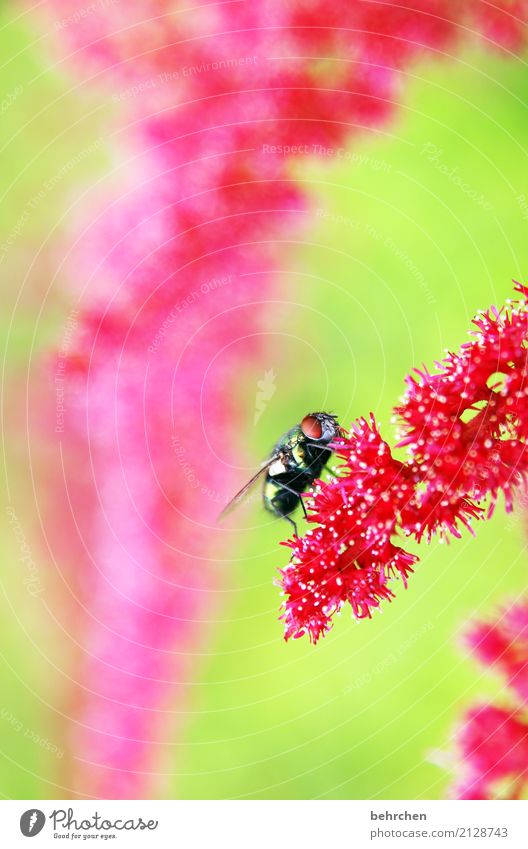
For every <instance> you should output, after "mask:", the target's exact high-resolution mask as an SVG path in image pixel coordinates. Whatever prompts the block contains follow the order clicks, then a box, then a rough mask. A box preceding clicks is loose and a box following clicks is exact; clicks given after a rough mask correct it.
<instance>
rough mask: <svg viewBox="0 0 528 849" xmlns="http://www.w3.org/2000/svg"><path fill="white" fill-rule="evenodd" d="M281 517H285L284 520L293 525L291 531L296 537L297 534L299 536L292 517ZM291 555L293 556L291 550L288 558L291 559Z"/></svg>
mask: <svg viewBox="0 0 528 849" xmlns="http://www.w3.org/2000/svg"><path fill="white" fill-rule="evenodd" d="M282 518H283V519H286V521H287V522H289V523H290V525H293V532H294V534H295V536H296V537H298V536H299V534H298V531H297V525H296V523H295V522H294V521H293V519H290V517H289V516H283V517H282ZM292 557H293V551H292V553H291V557H290V560H291V558H292Z"/></svg>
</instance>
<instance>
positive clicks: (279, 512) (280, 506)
mask: <svg viewBox="0 0 528 849" xmlns="http://www.w3.org/2000/svg"><path fill="white" fill-rule="evenodd" d="M282 483H284V484H285V485H286V486H288V487H289V488H288V489H285V488H284V486H283V485H282V484H281V481H280V480H278V479H277V478H273V477H268V478H267V479H266V481H265V482H264V491H263V495H264V507H265V508H266V510H269V512H270V513H273V514H274V515H275V516H288V515H289V514H290V513H293V511H294V510H295V508H296V507H297V506H298V504H299V497H300V493H301V492H302V491H303V489H304V487H303V489H299V490H298V491H297V489H298V487H295V489H294V486H295V481H293V485H292V483H291V482H290V483H285V482H284V481H283V482H282ZM297 483H299V481H298V482H297Z"/></svg>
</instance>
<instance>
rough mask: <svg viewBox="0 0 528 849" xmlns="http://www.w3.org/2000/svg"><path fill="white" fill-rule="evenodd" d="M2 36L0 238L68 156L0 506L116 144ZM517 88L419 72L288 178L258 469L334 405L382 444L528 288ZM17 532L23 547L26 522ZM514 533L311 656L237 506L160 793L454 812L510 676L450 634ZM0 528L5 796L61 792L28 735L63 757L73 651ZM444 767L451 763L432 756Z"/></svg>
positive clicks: (266, 531) (17, 35) (48, 235)
mask: <svg viewBox="0 0 528 849" xmlns="http://www.w3.org/2000/svg"><path fill="white" fill-rule="evenodd" d="M0 26H1V29H0V44H1V55H2V57H3V61H4V63H5V68H4V72H3V74H2V78H1V87H2V90H1V92H0V100H1V101H2V103H3V104H7V106H6V107H5V108H4V107H2V115H1V133H2V135H1V138H0V147H1V157H2V163H1V167H2V174H3V180H2V188H3V191H2V194H3V200H2V204H1V205H0V244H2V243H5V241H6V240H7V239H8V238H9V237H10V236H12V234H13V228H14V227H15V225H16V223H17V221H18V220H19V219H20V218H21V216H24V211H25V210H27V208H28V204H32V201H33V199H34V198H35V197H38V195H39V192H40V191H41V188H42V185H43V182H44V181H45V180H46V179H49V177H50V175H53V174H56V173H57V172H58V171H60V168H61V167H62V165H63V164H64V163H65V162H68V161H71V160H72V159H73V160H75V164H74V165H73V166H72V167H71V169H70V170H69V172H68V174H67V175H66V176H65V177H64V178H61V179H60V180H58V181H57V182H56V184H55V185H54V188H53V190H52V191H47V192H46V193H45V197H44V198H42V199H41V200H39V201H37V202H33V205H32V206H31V215H30V216H29V218H28V219H27V220H25V221H24V223H23V225H22V227H21V232H20V233H19V235H17V236H16V239H15V241H14V242H13V244H12V245H11V246H10V250H9V251H8V252H7V253H6V254H5V256H4V257H3V259H2V257H1V255H0V263H1V264H0V273H1V274H2V288H3V292H4V302H5V310H3V311H2V312H1V313H0V328H1V333H2V336H3V337H4V339H5V345H6V347H5V355H4V358H3V366H4V391H5V392H7V395H5V398H7V401H8V402H9V403H11V402H13V406H12V409H11V412H10V417H11V418H10V417H9V416H8V423H7V430H6V432H5V433H4V438H5V439H6V442H7V453H6V460H5V462H6V475H5V477H4V478H3V488H4V493H3V495H4V503H5V504H6V505H7V504H9V503H11V502H12V501H13V500H16V503H17V505H20V504H23V503H24V493H29V491H30V488H31V483H30V482H29V481H27V480H25V479H24V477H23V475H22V474H21V473H20V471H19V469H20V468H21V467H20V464H19V452H20V446H19V442H18V441H17V439H15V436H16V435H17V418H16V404H14V401H15V399H16V397H17V396H19V395H20V393H22V392H23V391H24V386H25V380H26V374H27V371H28V368H29V367H30V366H31V364H32V362H33V361H34V358H35V357H36V356H38V352H39V351H42V350H44V349H45V347H46V345H47V344H48V343H49V341H50V340H52V339H53V336H54V332H55V330H56V328H57V327H58V326H59V324H60V323H61V322H62V321H64V316H65V315H66V314H67V310H68V304H67V303H65V298H64V295H61V289H60V286H59V285H57V283H55V282H54V283H53V286H52V287H51V292H50V293H48V291H47V290H48V286H49V284H50V283H51V282H52V281H53V278H54V275H55V271H56V269H55V266H54V249H53V245H54V240H55V239H58V238H61V237H62V238H64V237H65V235H66V234H67V232H68V231H67V227H68V226H69V223H70V222H69V220H68V214H67V212H66V214H65V211H67V209H68V206H69V203H70V202H71V199H72V198H77V197H78V195H79V192H80V191H83V190H84V188H85V187H87V186H89V185H90V183H91V182H93V181H94V180H97V179H100V178H104V177H105V175H106V174H107V172H108V170H109V167H110V162H111V157H110V153H109V149H107V148H106V147H105V145H97V147H96V148H95V149H94V150H93V151H90V150H89V148H90V145H91V144H92V143H93V142H94V141H97V140H98V139H101V138H103V137H104V138H105V140H106V139H108V138H109V136H110V135H111V134H112V132H114V131H115V125H114V124H113V123H112V121H113V120H114V118H113V116H112V115H111V114H110V109H109V106H108V99H106V100H104V101H103V100H99V99H98V96H97V92H96V91H95V90H90V89H89V87H88V86H83V87H82V90H79V89H78V90H70V89H71V86H72V79H71V78H68V77H66V76H65V75H62V74H61V72H60V70H59V69H58V68H54V67H52V61H51V59H50V58H49V56H50V55H51V51H50V52H47V50H48V45H46V44H45V43H41V40H39V39H38V38H37V36H36V35H35V34H34V33H33V32H32V31H30V30H29V29H25V28H24V26H23V25H22V24H21V23H11V24H9V25H8V24H7V21H6V20H2V19H1V18H0ZM527 80H528V77H527V73H526V69H525V66H524V64H523V62H522V61H520V60H514V59H512V60H511V61H505V60H502V59H499V58H498V57H496V56H491V55H490V54H487V55H484V54H483V53H482V52H476V51H475V52H473V51H466V52H465V53H463V54H462V55H461V57H460V58H459V59H458V60H456V61H450V62H447V61H446V62H442V63H437V64H435V65H431V64H422V65H419V66H416V67H415V68H414V69H413V72H412V74H409V75H407V82H406V85H407V91H406V94H405V97H404V105H403V108H402V109H401V110H400V111H399V113H398V115H397V117H396V118H395V120H394V121H393V123H392V124H391V125H390V126H388V127H387V126H385V127H383V128H382V129H381V130H379V131H372V132H370V133H369V134H368V135H365V136H363V137H362V138H361V139H358V138H356V139H355V140H354V141H353V144H352V145H351V146H350V149H349V151H348V152H345V151H341V152H340V153H339V154H338V155H337V157H336V158H334V159H332V160H331V159H327V160H325V161H317V162H316V161H310V162H304V163H302V164H300V163H297V164H296V165H295V166H294V167H292V173H295V175H296V176H297V177H298V179H300V180H302V181H303V182H304V184H305V186H306V189H307V191H308V193H309V197H310V208H309V209H307V211H306V212H305V213H304V218H305V221H304V225H305V226H304V230H303V233H302V234H301V235H300V236H299V237H298V238H297V240H296V241H286V242H285V244H284V246H283V254H282V256H283V260H282V271H281V274H280V278H279V281H278V286H277V289H276V293H275V296H274V299H273V300H274V302H273V303H270V305H269V308H268V309H267V313H266V316H267V317H266V328H265V330H266V333H267V334H268V339H267V344H266V346H265V350H264V351H263V353H262V354H261V356H260V360H259V361H258V362H257V363H255V365H254V367H252V370H251V373H249V374H247V375H246V378H245V384H244V388H243V390H242V392H241V398H242V402H243V405H244V407H245V412H246V419H247V422H246V426H245V427H244V428H242V429H241V432H240V444H241V452H242V454H243V456H244V459H245V461H247V462H248V463H249V464H253V465H257V464H258V462H260V460H261V459H262V458H263V457H264V456H266V454H267V452H268V450H269V448H270V446H271V444H273V442H274V441H275V440H276V438H277V437H278V436H279V435H280V434H281V433H282V432H283V431H284V430H285V429H287V428H288V427H289V426H291V424H293V423H295V422H296V421H298V420H299V418H300V417H301V416H302V415H303V414H304V413H305V412H307V411H309V410H311V409H330V410H333V411H336V412H337V413H338V414H339V416H340V418H341V420H342V422H343V423H344V424H348V423H349V422H350V421H351V420H352V419H353V418H354V417H356V416H359V415H366V414H368V413H369V411H371V410H372V411H374V412H375V413H376V416H377V417H378V420H379V421H380V422H381V426H382V433H383V434H384V435H385V436H386V438H387V439H388V440H389V441H391V440H392V439H393V437H394V427H393V425H392V424H391V421H390V418H391V407H392V406H393V405H394V404H395V403H396V401H397V400H398V399H399V397H400V396H401V394H402V392H403V388H404V383H403V379H404V376H405V374H407V373H408V372H409V371H410V370H411V369H412V367H413V366H419V365H420V364H421V363H422V362H426V363H428V364H430V365H432V363H433V361H434V360H435V359H436V358H438V357H440V356H441V355H442V353H443V351H444V349H445V348H451V349H453V348H457V347H458V346H459V344H460V343H461V342H462V341H464V339H465V334H466V332H467V329H468V326H469V323H470V320H471V317H472V315H473V314H474V313H475V312H476V311H477V310H478V309H480V308H485V307H487V306H488V305H489V304H490V303H502V302H503V301H504V299H505V298H507V297H509V296H510V295H511V291H512V290H511V278H517V279H526V268H527V244H528V240H527V229H528V206H524V201H523V199H522V198H523V196H524V195H528V185H527V183H528V179H527V175H528V167H527V165H528V157H527V152H526V149H525V141H524V140H525V138H526V130H527V128H528V115H527V108H526V94H527V92H528V85H527ZM13 93H15V94H13ZM72 116H73V117H72ZM75 116H76V118H75ZM87 149H88V152H86V150H87ZM83 152H84V153H83ZM81 153H82V154H83V155H82V156H80V154H81ZM527 203H528V202H527ZM59 280H60V275H59ZM269 370H272V371H273V373H274V375H275V377H274V386H275V392H274V394H273V396H272V398H271V399H270V401H269V403H268V404H267V406H266V409H265V410H264V412H263V414H262V415H261V417H260V418H259V420H258V422H257V423H256V424H254V412H255V396H256V391H257V383H258V381H259V380H261V379H262V378H263V375H264V372H265V371H269ZM21 433H22V432H21V431H18V439H19V440H20V441H22V437H21ZM243 482H244V479H243V475H242V477H241V480H240V483H241V484H242V483H243ZM13 493H15V496H16V497H15V496H14V495H13ZM31 503H32V500H31V499H30V498H28V499H27V504H28V505H29V504H31ZM20 520H21V523H22V525H23V528H24V532H25V535H26V536H27V538H28V539H31V533H32V527H33V526H34V525H36V523H37V516H36V515H34V514H33V513H32V512H31V507H29V506H28V508H27V515H24V513H23V512H22V513H21V515H20ZM524 521H525V520H524V517H523V516H522V515H516V516H514V517H506V516H505V515H504V511H503V510H502V507H500V508H499V509H497V512H496V515H495V516H494V518H493V521H492V522H490V523H487V524H484V523H482V524H481V525H480V526H478V536H477V538H476V539H472V538H471V537H470V536H469V535H468V534H465V535H464V537H463V539H462V540H460V541H453V543H452V544H451V545H449V546H446V545H442V544H440V543H438V542H436V543H434V544H432V545H431V546H430V547H426V546H424V545H422V546H421V547H420V549H421V550H420V553H421V557H422V560H421V562H420V563H419V565H418V567H417V570H416V574H415V576H414V577H413V578H412V580H411V583H410V586H409V589H408V590H407V591H405V590H404V588H403V586H401V585H399V586H398V587H396V592H397V598H396V600H395V601H394V602H393V603H392V604H390V605H385V606H384V609H383V615H376V616H375V617H374V618H373V620H372V621H367V622H362V623H359V624H358V623H356V622H355V621H353V620H352V619H351V618H350V616H349V614H348V612H344V613H343V615H342V616H341V617H339V618H338V619H336V620H335V627H334V630H333V631H332V632H331V633H330V635H329V636H328V637H327V638H326V639H325V640H322V641H321V642H320V643H319V644H318V645H317V647H315V648H314V647H312V646H311V645H310V644H309V643H308V641H307V639H302V640H299V641H292V642H291V643H289V644H287V645H286V644H285V643H284V642H283V640H282V627H281V624H280V623H279V622H278V621H277V608H278V604H279V601H280V599H279V595H278V589H277V588H276V587H275V586H273V583H272V580H273V576H274V574H275V570H276V568H277V567H279V566H281V565H284V564H285V563H286V561H287V553H286V550H285V549H281V548H279V547H278V543H279V541H280V540H281V539H284V538H285V536H287V532H286V526H284V527H283V526H282V525H281V523H280V522H279V523H276V522H272V521H271V520H270V519H269V518H268V517H267V516H266V515H265V514H262V512H261V511H260V509H259V508H258V507H257V506H254V505H253V506H249V507H247V508H243V509H241V511H240V512H239V513H237V515H236V518H235V519H234V520H233V521H232V522H231V524H230V531H229V533H228V535H227V537H228V540H229V545H230V546H231V548H230V550H228V554H227V555H226V559H225V560H224V561H219V562H218V564H217V568H218V571H219V575H220V576H221V580H222V587H223V589H222V591H221V594H220V595H221V600H222V603H221V604H219V607H218V614H217V615H218V622H217V623H216V624H215V627H213V628H211V629H210V637H209V641H208V653H207V654H204V655H203V656H199V657H197V658H196V659H195V662H196V667H197V678H196V682H195V684H194V685H192V686H191V688H190V693H189V697H188V701H187V703H186V704H185V705H184V708H183V713H182V717H181V728H182V733H181V734H180V735H179V736H178V738H177V740H175V741H174V742H173V744H172V745H170V746H168V747H167V751H166V752H165V753H164V757H163V761H164V763H163V768H164V769H165V770H169V771H172V772H173V777H172V779H171V782H170V786H169V788H168V790H167V788H165V789H164V790H163V791H162V792H163V793H167V794H168V795H170V796H172V797H176V798H178V797H183V798H233V797H246V798H287V799H289V798H295V799H296V798H359V799H362V798H386V799H390V798H411V799H412V798H441V797H442V796H443V795H444V794H445V792H446V786H447V784H448V782H449V779H450V772H449V752H450V751H452V734H453V729H454V726H455V722H456V719H457V717H458V716H459V715H460V713H461V711H462V710H463V709H464V707H465V706H467V705H468V704H469V703H470V702H471V701H473V700H474V699H476V698H481V697H482V698H486V697H488V696H493V698H495V699H496V700H498V701H500V700H501V699H503V698H507V696H506V694H504V693H502V692H499V691H500V688H501V686H502V685H501V682H500V681H498V680H496V679H493V678H491V677H490V676H489V675H488V674H485V673H484V672H483V671H482V670H481V669H479V668H477V667H476V665H474V664H473V663H472V661H471V660H468V658H467V657H466V656H465V655H464V653H463V652H462V651H461V650H460V646H459V634H460V631H461V630H462V629H463V627H464V625H465V623H466V622H467V620H468V619H469V618H470V617H473V616H475V615H485V614H488V613H491V612H492V611H494V610H495V609H496V607H497V605H498V604H500V603H501V602H504V601H506V600H508V599H512V598H515V597H516V596H518V595H519V594H521V593H523V592H524V589H525V584H526V573H527V563H528V560H527V556H526V552H525V538H524V528H523V523H524ZM2 523H3V527H2V535H1V540H2V542H1V545H2V552H1V580H2V594H1V598H2V601H1V607H0V646H1V658H2V669H1V672H0V676H1V680H2V687H1V692H2V697H1V705H0V709H1V711H2V714H1V715H0V735H1V745H0V750H1V752H2V755H3V757H2V758H0V793H1V794H2V795H3V796H4V797H15V798H25V797H26V798H32V797H33V798H43V797H44V798H46V797H53V796H54V795H57V793H58V790H57V787H56V784H57V783H60V781H59V776H60V771H61V768H62V759H61V758H57V756H56V755H54V754H53V753H50V752H49V751H47V750H46V749H45V748H43V747H42V746H41V745H38V744H36V743H35V742H34V740H33V739H32V736H31V734H27V733H26V732H27V729H30V731H31V730H33V731H34V732H35V734H36V735H37V736H39V737H40V738H41V739H49V740H50V741H53V742H55V743H56V744H57V745H58V746H59V747H61V748H62V749H67V745H68V741H67V740H64V739H63V737H62V732H61V716H60V712H58V711H57V710H56V708H57V705H58V704H60V703H61V700H62V699H63V695H61V693H62V690H64V689H65V687H66V681H65V678H64V676H63V675H62V673H61V672H60V670H59V669H57V670H56V671H55V673H54V672H53V670H52V669H51V667H50V664H45V665H44V666H43V664H42V656H43V655H44V656H47V655H50V656H54V657H56V658H57V657H58V658H63V662H62V664H61V666H62V667H63V668H64V669H67V666H68V658H69V652H70V649H69V647H68V646H67V645H64V646H62V645H58V644H56V645H53V646H51V645H49V641H50V639H51V638H50V637H49V636H48V635H47V634H46V630H45V627H43V626H44V623H43V622H42V623H41V622H39V621H38V620H35V616H34V608H33V607H32V605H31V603H30V601H28V597H27V593H26V591H25V588H24V586H23V584H22V582H21V578H20V571H21V566H20V550H19V546H18V543H17V540H16V538H15V536H14V534H13V532H12V529H11V528H10V527H9V524H8V521H7V518H6V511H5V510H3V511H2ZM413 550H417V548H416V547H414V548H413ZM42 556H43V555H42ZM34 557H35V559H37V560H38V559H39V557H41V554H40V552H38V551H35V552H34ZM42 564H43V566H42V570H44V569H45V561H44V560H42ZM46 580H47V581H49V582H50V584H51V585H52V586H53V582H54V581H56V579H54V578H53V577H52V576H51V575H49V576H48V577H47V578H46ZM64 698H66V696H64ZM19 726H20V727H19ZM436 750H442V751H443V752H444V753H447V755H444V756H440V755H438V754H437V753H436V754H434V752H435V751H436ZM432 752H433V754H431V753H432ZM439 758H441V759H442V762H443V763H444V766H443V767H440V766H438V764H437V763H433V762H432V761H438V760H439ZM59 795H60V794H59Z"/></svg>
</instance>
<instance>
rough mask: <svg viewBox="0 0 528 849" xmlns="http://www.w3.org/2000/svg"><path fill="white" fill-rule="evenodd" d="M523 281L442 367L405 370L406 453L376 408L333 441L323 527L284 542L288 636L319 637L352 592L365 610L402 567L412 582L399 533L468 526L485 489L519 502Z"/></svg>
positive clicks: (313, 507) (313, 512)
mask: <svg viewBox="0 0 528 849" xmlns="http://www.w3.org/2000/svg"><path fill="white" fill-rule="evenodd" d="M516 289H517V291H519V292H520V293H521V294H522V295H523V296H524V299H523V300H522V301H518V302H513V303H510V304H509V305H508V306H507V307H503V309H501V310H497V309H495V308H494V307H492V308H491V309H490V310H489V311H488V312H486V313H482V314H481V315H479V316H478V317H477V318H476V319H475V320H474V324H475V326H476V328H477V329H476V330H475V331H473V332H472V339H471V341H470V342H467V343H465V344H464V345H462V347H461V348H460V350H459V352H458V353H457V354H449V355H448V356H447V357H446V358H445V359H444V360H443V361H442V362H440V363H437V364H436V365H437V372H436V373H435V374H431V373H430V372H429V371H428V370H427V369H425V368H424V369H423V370H421V371H418V370H415V376H413V377H409V378H407V384H408V389H407V393H406V395H405V396H404V398H403V400H402V402H401V404H399V405H398V406H397V407H396V408H395V410H394V412H395V414H396V415H397V416H398V417H399V419H400V422H401V433H400V437H401V438H400V442H399V443H398V445H397V448H400V447H403V446H406V447H407V452H408V459H407V462H401V461H400V460H397V459H396V458H395V457H393V455H392V452H391V449H390V447H389V445H388V443H387V442H384V441H383V439H382V438H381V436H380V433H379V430H378V428H377V425H376V422H375V419H374V416H372V415H371V417H370V423H368V422H367V421H366V420H365V419H359V420H358V421H357V422H356V423H355V424H354V425H353V426H352V430H351V431H350V434H349V435H348V436H347V437H344V438H342V439H339V440H337V441H336V443H335V444H334V450H335V452H336V454H337V455H338V457H340V458H341V459H342V460H343V461H344V462H343V465H342V467H341V470H342V475H341V477H339V478H335V479H333V480H331V481H329V482H323V481H318V482H317V486H316V488H315V490H314V492H313V493H312V494H311V498H312V500H311V501H309V508H310V521H313V522H318V523H319V527H318V528H317V529H316V530H310V531H308V532H307V534H306V535H305V536H304V537H303V538H297V537H294V538H293V539H292V540H289V541H288V542H287V543H286V544H287V545H288V546H290V548H291V549H292V560H291V562H290V564H289V565H288V566H287V567H286V568H285V569H283V570H281V576H282V577H281V581H280V583H281V586H282V588H283V590H284V591H285V593H286V596H287V597H286V601H285V603H284V605H283V611H284V612H283V616H282V618H283V619H284V620H285V625H286V633H285V636H286V639H288V638H289V637H292V636H294V637H300V636H302V635H303V634H304V633H306V632H308V633H309V635H310V638H311V640H312V641H313V642H314V643H315V642H316V641H317V639H318V638H319V637H320V636H321V635H324V634H325V633H326V632H327V631H328V630H329V629H330V627H331V617H332V616H333V614H334V613H336V612H337V611H339V610H340V608H341V607H342V606H343V604H345V602H349V603H350V605H351V606H352V611H353V614H354V616H356V617H357V618H358V619H363V618H365V617H369V616H370V615H371V611H372V608H373V607H378V606H379V604H380V602H381V601H382V600H383V599H387V600H388V601H390V600H391V599H392V598H393V595H394V593H393V592H392V590H391V589H390V588H389V587H388V585H387V583H388V580H389V579H390V578H391V577H394V576H398V575H399V576H400V577H401V578H402V579H403V582H404V584H405V586H406V585H407V576H408V574H409V573H410V572H412V566H413V564H414V563H416V562H417V560H418V557H417V556H416V555H414V554H411V553H410V552H408V551H404V550H403V549H402V548H401V547H400V546H399V545H398V544H397V538H398V536H400V537H401V536H405V537H413V538H414V539H415V540H416V541H417V542H420V541H421V539H422V538H423V537H424V536H425V537H426V539H427V541H430V539H431V537H432V536H433V535H434V534H435V533H440V534H443V535H444V536H445V537H446V538H448V537H449V536H450V535H452V536H455V537H459V536H460V525H462V526H464V527H466V528H467V529H469V530H470V531H471V530H472V528H471V521H472V520H473V519H479V518H482V517H483V516H484V507H483V506H482V504H481V502H482V501H484V499H486V498H488V510H487V515H488V516H490V515H491V513H492V511H493V507H494V505H495V502H496V500H497V497H498V495H499V493H500V492H502V493H503V494H504V498H505V504H506V509H507V510H511V509H512V503H513V495H514V491H515V489H516V488H517V487H519V485H520V484H521V483H522V482H523V480H524V479H525V477H526V474H527V472H528V455H527V454H526V451H525V440H526V436H527V431H528V397H527V395H528V385H527V382H526V380H527V349H526V347H525V345H526V340H527V339H528V308H527V302H526V296H527V294H528V290H527V289H526V288H525V287H523V286H520V285H517V286H516Z"/></svg>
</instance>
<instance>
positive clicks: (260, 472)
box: [217, 454, 280, 522]
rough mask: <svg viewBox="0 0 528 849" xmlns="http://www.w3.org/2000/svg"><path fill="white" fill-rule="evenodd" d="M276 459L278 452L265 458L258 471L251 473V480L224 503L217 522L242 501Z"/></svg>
mask: <svg viewBox="0 0 528 849" xmlns="http://www.w3.org/2000/svg"><path fill="white" fill-rule="evenodd" d="M277 460H280V456H279V454H274V455H273V457H270V458H269V460H266V461H265V462H264V463H263V464H262V466H261V467H260V469H259V470H258V472H257V473H256V474H254V475H253V477H252V478H251V480H249V481H248V482H247V484H246V485H245V486H243V487H242V489H241V490H240V491H239V492H237V494H236V495H235V496H234V498H232V499H231V501H229V503H228V504H226V506H225V507H224V509H223V510H222V512H221V513H220V515H219V516H218V520H217V521H219V522H220V521H221V520H222V519H224V518H225V517H226V516H227V515H228V514H229V513H231V511H232V510H234V508H235V507H238V505H239V504H240V503H241V501H243V500H244V498H245V497H246V495H247V494H248V493H249V492H250V490H251V489H252V488H253V486H254V484H256V483H257V481H259V480H260V479H261V478H262V476H263V475H265V474H266V472H267V471H268V469H269V467H270V466H272V465H273V463H275V462H276V461H277Z"/></svg>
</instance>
